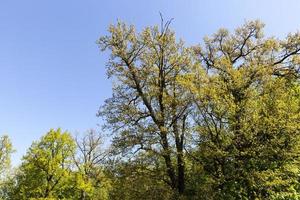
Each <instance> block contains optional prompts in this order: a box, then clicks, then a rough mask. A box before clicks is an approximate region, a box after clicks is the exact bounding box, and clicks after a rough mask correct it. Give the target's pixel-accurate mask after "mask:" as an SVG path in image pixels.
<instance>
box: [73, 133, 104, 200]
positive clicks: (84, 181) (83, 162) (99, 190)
mask: <svg viewBox="0 0 300 200" xmlns="http://www.w3.org/2000/svg"><path fill="white" fill-rule="evenodd" d="M75 142H76V145H77V152H76V154H75V155H74V163H75V166H76V171H75V180H76V187H77V189H78V190H79V193H80V194H79V197H80V199H82V200H85V199H95V198H100V197H101V199H107V198H108V189H109V180H108V179H107V177H106V176H105V175H104V171H103V166H102V164H103V162H104V160H105V158H106V152H105V151H104V150H103V149H102V144H103V138H102V135H101V134H99V133H97V132H95V131H94V130H90V131H88V132H87V134H85V135H84V136H83V137H82V138H78V137H77V138H76V139H75Z"/></svg>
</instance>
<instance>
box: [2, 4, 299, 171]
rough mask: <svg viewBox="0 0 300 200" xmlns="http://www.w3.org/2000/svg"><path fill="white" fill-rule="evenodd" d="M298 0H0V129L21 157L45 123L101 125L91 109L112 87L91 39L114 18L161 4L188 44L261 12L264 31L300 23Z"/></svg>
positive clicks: (145, 21)
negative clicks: (264, 26) (264, 25)
mask: <svg viewBox="0 0 300 200" xmlns="http://www.w3.org/2000/svg"><path fill="white" fill-rule="evenodd" d="M299 9H300V1H298V0H285V1H283V0H227V1H222V0H152V1H143V0H126V1H125V0H119V1H117V0H108V1H104V0H63V1H62V0H44V1H41V0H26V1H24V0H0V134H8V135H9V136H10V138H11V139H12V142H13V145H14V147H15V149H16V150H17V153H15V154H14V155H13V164H14V165H16V164H18V163H19V162H20V158H21V156H22V155H24V153H25V152H26V149H27V148H28V147H29V146H30V144H31V143H32V141H34V140H37V139H39V138H40V137H41V135H43V134H45V133H46V132H47V131H48V130H49V129H50V128H58V127H61V128H63V129H65V130H69V131H71V132H72V133H75V132H83V131H85V130H87V129H90V128H96V129H97V127H98V125H97V124H101V120H100V119H99V118H97V117H96V112H97V110H98V108H99V106H100V105H102V104H103V102H104V99H106V98H108V97H109V96H110V94H111V82H110V80H108V79H107V78H106V75H105V63H106V61H107V59H108V53H100V51H99V49H98V47H97V45H96V43H95V42H96V40H97V39H98V38H99V37H100V36H101V35H105V34H106V33H107V27H108V25H109V24H110V23H115V22H116V21H117V19H120V20H122V21H125V22H127V23H132V24H135V25H136V26H137V27H138V28H139V29H140V28H142V27H145V26H149V25H154V24H157V23H159V22H160V21H159V20H160V18H159V12H162V13H163V15H164V17H165V18H166V19H168V18H174V21H173V23H172V28H173V29H174V30H176V33H177V36H178V37H179V38H183V39H184V40H185V41H186V43H187V44H188V45H190V44H196V43H200V42H201V40H202V38H203V37H204V36H205V35H209V34H212V33H214V32H215V31H216V30H217V29H219V28H221V27H226V28H229V29H232V28H234V27H236V26H238V25H241V24H243V23H244V21H245V20H253V19H260V20H262V21H263V22H264V23H265V24H266V28H265V31H266V35H268V36H271V35H274V36H276V37H284V36H285V35H286V34H287V33H289V32H295V31H297V30H298V29H299V28H300V20H299V18H300V13H299Z"/></svg>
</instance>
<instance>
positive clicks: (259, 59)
mask: <svg viewBox="0 0 300 200" xmlns="http://www.w3.org/2000/svg"><path fill="white" fill-rule="evenodd" d="M170 23H171V21H166V22H164V21H163V20H162V21H161V25H160V26H153V27H146V28H145V29H143V30H142V31H141V32H137V31H136V30H135V27H134V26H128V25H126V24H125V23H122V22H118V23H117V24H116V25H111V26H110V27H109V34H108V35H107V36H104V37H101V38H100V39H99V40H98V44H99V47H100V48H101V50H108V51H110V55H111V57H110V59H109V61H108V64H107V74H108V77H110V78H111V79H112V80H113V82H114V84H113V88H112V91H113V94H112V97H111V98H109V99H107V100H106V101H105V103H104V105H103V106H102V107H101V108H100V110H99V113H98V116H99V117H102V118H104V119H105V122H106V123H105V126H104V131H105V132H108V133H110V138H112V141H111V145H110V146H109V147H107V148H104V146H103V144H102V141H103V137H102V135H101V134H99V133H97V132H95V131H89V132H87V133H86V134H85V135H83V136H82V137H75V138H74V137H73V136H71V134H70V133H68V132H63V131H62V130H60V129H57V130H53V129H52V130H50V131H49V132H48V133H47V134H46V135H44V136H43V137H42V138H41V139H40V140H39V141H37V142H34V143H33V144H32V146H31V147H30V148H29V149H28V151H27V153H26V155H25V156H24V157H23V160H22V164H21V165H20V166H19V167H18V168H17V169H14V170H11V171H8V170H7V169H8V164H9V158H10V154H11V153H12V152H13V150H12V147H11V144H10V142H9V139H8V138H7V137H6V136H5V137H3V138H2V139H1V143H0V150H1V152H0V161H1V164H0V172H1V173H2V175H1V178H2V181H1V193H0V194H1V197H2V198H3V199H95V200H96V199H229V200H230V199H249V200H250V199H253V200H254V199H300V183H299V175H300V171H299V169H300V163H299V161H300V160H299V158H300V157H299V155H300V144H299V142H300V138H299V136H300V83H299V70H300V68H299V64H300V57H299V53H300V34H299V33H295V34H289V35H288V36H287V37H286V38H285V39H283V40H280V39H276V38H274V37H270V38H266V37H264V36H263V26H264V25H263V24H262V23H261V22H259V21H250V22H246V23H245V24H244V25H243V26H241V27H239V28H237V29H236V30H235V31H234V32H233V33H229V31H228V30H226V29H220V30H219V31H218V32H216V33H215V34H213V35H212V36H211V37H205V39H204V42H203V43H202V44H201V45H195V46H191V47H187V46H186V45H185V44H184V42H183V41H182V40H177V39H176V37H175V32H174V31H172V30H171V29H170V28H169V26H170Z"/></svg>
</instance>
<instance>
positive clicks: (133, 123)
mask: <svg viewBox="0 0 300 200" xmlns="http://www.w3.org/2000/svg"><path fill="white" fill-rule="evenodd" d="M169 24H170V21H168V22H166V23H163V21H162V25H161V27H160V28H159V27H158V26H154V27H147V28H146V29H144V30H143V31H141V32H140V33H137V32H136V30H135V28H134V27H133V26H127V25H125V24H124V23H121V22H118V23H117V24H116V25H115V26H113V25H112V26H110V28H109V32H110V35H109V36H105V37H101V38H100V39H99V45H100V47H101V49H102V50H106V49H109V50H110V51H111V58H110V61H109V62H108V69H107V70H108V75H109V77H112V78H113V80H114V86H113V96H112V98H110V99H108V100H106V103H105V105H104V106H103V107H102V108H101V109H100V112H99V115H100V116H103V117H104V118H106V120H107V125H108V126H109V127H110V128H111V130H112V131H113V134H114V141H113V145H114V146H115V147H117V149H121V150H122V152H123V153H128V152H130V153H138V152H139V151H144V152H149V153H150V152H151V154H155V155H156V157H157V158H158V159H162V160H163V163H164V165H165V166H164V169H165V176H166V177H163V179H165V181H166V182H167V183H168V184H169V186H170V187H171V188H172V189H173V190H174V191H175V192H177V193H179V194H182V193H184V189H185V150H184V145H185V138H186V135H187V129H188V120H187V119H188V117H189V115H188V113H189V107H190V100H189V99H188V98H186V96H187V93H186V90H185V89H183V88H182V87H181V85H180V84H179V83H178V80H177V79H178V77H180V76H181V75H182V74H184V73H186V72H187V71H188V70H189V69H190V67H191V66H192V65H193V64H194V63H193V61H192V60H193V59H192V56H191V55H192V54H191V53H190V50H189V49H187V48H185V47H184V44H183V42H182V41H176V38H175V33H174V32H173V31H171V30H170V29H169Z"/></svg>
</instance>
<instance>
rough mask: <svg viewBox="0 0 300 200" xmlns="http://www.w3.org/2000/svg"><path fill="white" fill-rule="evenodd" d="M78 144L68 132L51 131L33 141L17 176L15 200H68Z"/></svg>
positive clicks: (70, 194)
mask: <svg viewBox="0 0 300 200" xmlns="http://www.w3.org/2000/svg"><path fill="white" fill-rule="evenodd" d="M74 150H75V143H74V140H73V139H72V137H71V135H70V134H69V133H68V132H62V131H61V130H60V129H57V130H53V129H51V130H50V131H49V132H48V133H47V134H46V135H45V136H43V137H42V138H41V140H40V141H38V142H34V143H33V144H32V145H31V147H30V148H29V150H28V152H27V154H26V155H25V156H24V157H23V163H22V165H21V166H20V168H19V170H18V172H17V175H16V177H15V178H16V183H15V184H16V188H15V194H14V195H15V196H14V198H15V199H30V198H33V199H34V198H36V199H39V198H50V199H51V198H56V199H58V198H59V199H62V198H68V197H70V196H73V195H74V194H72V193H70V192H69V191H70V187H71V184H70V181H71V164H72V155H73V154H74Z"/></svg>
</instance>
